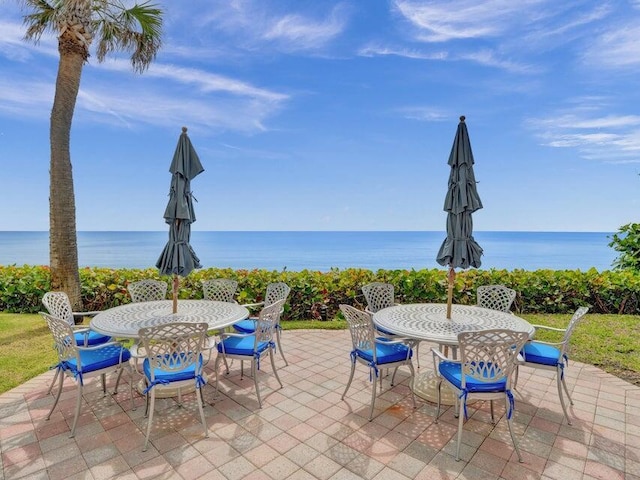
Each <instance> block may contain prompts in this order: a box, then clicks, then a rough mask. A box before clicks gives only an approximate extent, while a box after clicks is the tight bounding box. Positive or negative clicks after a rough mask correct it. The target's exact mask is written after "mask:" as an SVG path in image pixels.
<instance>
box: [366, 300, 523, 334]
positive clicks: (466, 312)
mask: <svg viewBox="0 0 640 480" xmlns="http://www.w3.org/2000/svg"><path fill="white" fill-rule="evenodd" d="M446 313H447V305H446V304H444V303H442V304H441V303H415V304H406V305H396V306H394V307H388V308H384V309H382V310H380V311H378V312H376V313H374V314H373V321H374V323H375V324H376V325H379V326H381V327H382V328H384V329H385V330H388V331H390V332H392V333H395V334H398V335H402V336H405V337H411V338H416V339H419V340H427V341H432V342H436V343H443V344H456V343H458V333H460V332H465V331H471V330H487V329H492V328H505V329H509V330H516V331H520V332H527V333H528V334H529V335H530V336H532V335H533V333H534V328H533V326H532V325H531V324H530V323H529V322H527V321H526V320H524V319H522V318H520V317H517V316H515V315H512V314H511V313H507V312H500V311H497V310H490V309H488V308H482V307H476V306H471V305H452V311H451V320H448V319H447V318H446Z"/></svg>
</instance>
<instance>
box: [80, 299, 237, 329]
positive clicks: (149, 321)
mask: <svg viewBox="0 0 640 480" xmlns="http://www.w3.org/2000/svg"><path fill="white" fill-rule="evenodd" d="M172 305H173V302H172V300H160V301H155V302H138V303H127V304H126V305H120V306H118V307H114V308H110V309H108V310H105V311H103V312H100V313H99V314H98V315H96V316H95V317H93V319H92V320H91V328H92V329H93V330H95V331H97V332H99V333H102V334H104V335H109V336H112V337H120V338H136V337H137V336H138V330H140V329H141V328H142V327H153V326H156V325H162V324H164V323H171V322H193V323H198V322H204V323H208V324H209V330H220V329H222V328H226V327H228V326H230V325H232V324H234V323H236V322H238V321H240V320H244V319H245V318H247V317H248V316H249V310H247V309H246V308H245V307H243V306H241V305H238V304H237V303H230V302H216V301H212V300H178V313H176V314H173V313H171V310H172Z"/></svg>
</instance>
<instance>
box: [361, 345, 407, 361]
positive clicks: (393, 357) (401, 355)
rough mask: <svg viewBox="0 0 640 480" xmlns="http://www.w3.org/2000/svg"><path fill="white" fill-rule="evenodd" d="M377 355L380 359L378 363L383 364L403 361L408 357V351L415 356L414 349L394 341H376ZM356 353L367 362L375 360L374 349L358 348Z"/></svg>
mask: <svg viewBox="0 0 640 480" xmlns="http://www.w3.org/2000/svg"><path fill="white" fill-rule="evenodd" d="M375 347H376V357H377V360H378V365H382V364H385V363H394V362H402V361H404V360H406V359H407V351H408V353H409V357H408V358H411V357H413V350H411V349H410V348H409V347H407V346H406V345H403V344H401V343H393V344H384V343H382V344H380V343H376V344H375ZM356 355H358V356H359V357H360V358H363V359H364V360H366V361H367V362H373V350H372V349H367V350H361V349H358V350H356Z"/></svg>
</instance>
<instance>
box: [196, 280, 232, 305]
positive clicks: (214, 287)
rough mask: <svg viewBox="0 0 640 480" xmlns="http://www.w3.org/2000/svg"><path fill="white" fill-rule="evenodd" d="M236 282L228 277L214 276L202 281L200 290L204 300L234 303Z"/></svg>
mask: <svg viewBox="0 0 640 480" xmlns="http://www.w3.org/2000/svg"><path fill="white" fill-rule="evenodd" d="M237 289H238V282H237V281H235V280H231V279H229V278H214V279H212V280H203V281H202V290H203V293H204V298H205V300H216V301H218V302H232V303H235V302H236V299H235V296H236V290H237Z"/></svg>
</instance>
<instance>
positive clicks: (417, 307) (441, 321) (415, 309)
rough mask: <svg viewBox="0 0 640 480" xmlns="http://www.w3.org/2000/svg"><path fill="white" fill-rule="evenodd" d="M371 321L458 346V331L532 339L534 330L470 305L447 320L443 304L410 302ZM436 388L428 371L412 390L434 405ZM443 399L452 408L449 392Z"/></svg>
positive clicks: (513, 318)
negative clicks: (503, 331)
mask: <svg viewBox="0 0 640 480" xmlns="http://www.w3.org/2000/svg"><path fill="white" fill-rule="evenodd" d="M373 322H374V323H375V324H376V325H378V326H380V327H382V328H384V329H385V330H388V331H389V332H391V333H395V334H396V335H400V336H403V337H408V338H412V339H415V340H425V341H429V342H433V343H437V344H439V345H452V346H455V345H457V343H458V334H459V333H460V332H468V331H473V330H488V329H492V328H504V329H508V330H515V331H518V332H526V333H528V334H529V336H530V337H531V336H533V333H534V331H535V329H534V328H533V326H532V325H531V324H530V323H529V322H527V321H526V320H524V319H522V318H520V317H518V316H516V315H513V314H511V313H508V312H500V311H497V310H491V309H488V308H482V307H476V306H472V305H452V311H451V319H450V320H449V319H447V305H446V304H444V303H414V304H410V303H409V304H405V305H396V306H393V307H387V308H384V309H382V310H379V311H378V312H376V313H374V314H373ZM436 385H437V379H436V377H435V374H434V372H433V371H427V372H423V373H420V374H419V375H416V378H415V379H414V382H413V385H412V388H413V391H414V393H415V394H416V395H418V396H420V397H421V398H424V399H425V400H429V401H430V402H436V401H437V398H438V397H437V389H436ZM442 396H443V403H445V404H449V405H452V404H453V403H454V401H455V398H454V397H453V395H452V394H450V391H449V389H443V390H442Z"/></svg>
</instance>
